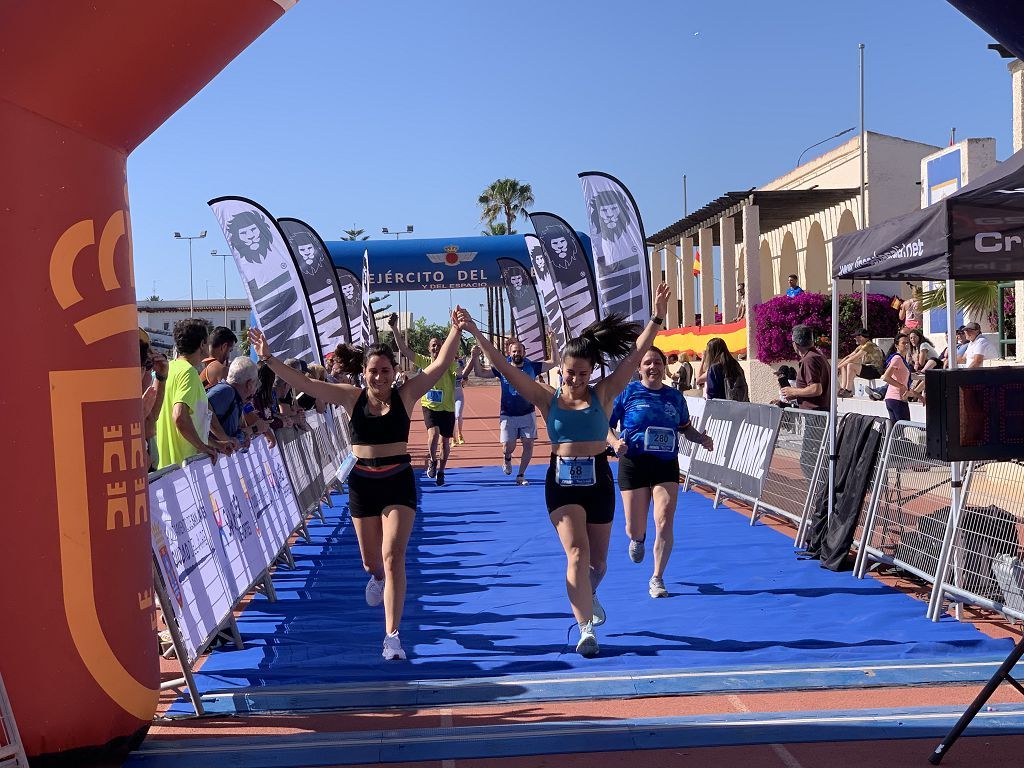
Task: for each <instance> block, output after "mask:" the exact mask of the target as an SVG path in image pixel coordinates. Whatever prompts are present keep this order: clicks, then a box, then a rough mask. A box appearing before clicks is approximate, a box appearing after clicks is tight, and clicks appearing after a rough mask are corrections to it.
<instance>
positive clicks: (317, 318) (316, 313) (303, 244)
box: [278, 217, 351, 356]
mask: <svg viewBox="0 0 1024 768" xmlns="http://www.w3.org/2000/svg"><path fill="white" fill-rule="evenodd" d="M278 221H279V222H280V224H281V229H282V230H284V234H285V236H286V237H287V238H288V244H289V246H290V247H291V249H292V255H293V256H294V257H295V263H296V264H298V265H299V277H300V278H301V280H302V285H303V287H304V288H305V289H306V296H307V297H308V298H309V305H310V306H311V307H312V309H313V323H314V324H315V325H316V331H317V335H318V336H319V338H320V349H321V351H322V352H323V354H324V355H325V356H326V355H327V353H329V352H333V351H334V349H335V348H336V347H337V346H338V345H339V344H345V343H348V342H349V341H351V339H350V338H349V323H348V314H347V313H346V311H345V301H344V299H343V298H342V295H341V286H340V285H339V284H338V275H337V273H336V272H335V271H334V265H333V264H332V263H331V256H330V254H329V253H328V252H327V246H326V245H325V244H324V241H323V240H322V239H321V238H320V235H318V234H317V233H316V230H314V229H313V228H312V227H311V226H309V224H306V223H305V222H304V221H300V220H299V219H295V218H289V217H283V218H281V219H278Z"/></svg>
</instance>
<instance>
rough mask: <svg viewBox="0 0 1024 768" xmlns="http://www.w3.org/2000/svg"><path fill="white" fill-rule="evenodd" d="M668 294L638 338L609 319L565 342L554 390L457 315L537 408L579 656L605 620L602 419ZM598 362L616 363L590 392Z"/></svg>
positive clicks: (591, 652)
mask: <svg viewBox="0 0 1024 768" xmlns="http://www.w3.org/2000/svg"><path fill="white" fill-rule="evenodd" d="M669 296H670V291H669V288H668V286H667V285H666V284H664V283H663V284H661V285H660V286H658V289H657V292H656V295H655V315H654V317H652V318H651V321H650V322H649V323H648V324H647V327H646V328H644V330H643V333H639V330H640V329H639V327H638V325H637V324H636V323H628V322H625V321H624V320H623V318H622V317H621V316H618V315H611V316H609V317H607V318H605V319H604V320H598V321H597V322H595V323H592V324H591V325H589V326H588V327H587V328H586V329H584V331H583V332H582V333H581V334H580V335H579V337H577V338H575V339H570V340H569V341H568V342H567V343H566V345H565V349H564V350H563V351H562V355H561V369H562V371H561V372H562V386H561V387H559V388H558V389H557V390H556V389H554V388H552V387H550V386H548V385H547V384H542V383H540V382H538V381H534V380H533V379H532V378H531V377H530V376H529V375H528V374H526V373H524V372H523V371H522V370H521V369H519V368H518V367H516V366H515V365H513V364H512V363H510V362H509V361H508V360H506V359H505V356H504V355H502V354H501V353H500V352H498V350H497V349H495V348H494V345H492V344H491V343H490V342H489V341H488V340H487V338H486V337H485V336H484V335H483V334H482V333H481V332H480V329H479V328H477V327H476V325H475V324H474V323H473V321H472V319H470V318H469V317H468V314H467V315H464V317H463V321H464V322H465V328H466V330H467V331H469V333H471V334H473V336H474V337H475V338H476V340H477V343H478V344H479V345H480V347H481V348H482V349H483V351H484V354H486V355H487V356H488V357H489V358H490V360H491V363H492V364H493V365H494V367H495V368H496V369H497V370H498V371H499V372H500V373H501V374H502V375H503V376H505V378H507V379H508V381H509V383H510V384H512V385H513V386H514V387H515V388H516V390H517V391H518V392H519V394H520V395H522V396H523V397H525V398H526V399H527V400H529V401H530V402H531V403H533V404H534V405H536V406H537V407H538V408H539V409H540V411H541V414H543V416H544V418H545V419H546V421H547V428H548V437H549V438H550V440H551V446H552V453H551V463H550V465H549V467H548V473H547V479H546V480H545V486H544V497H545V501H546V503H547V509H548V516H549V518H550V520H551V523H552V525H554V526H555V529H556V530H557V531H558V538H559V540H560V541H561V543H562V548H563V549H564V550H565V554H566V560H567V566H566V574H565V583H566V591H567V592H568V595H569V602H570V604H571V605H572V611H573V614H574V616H575V617H576V622H577V624H578V625H579V630H580V639H579V643H578V644H577V645H576V651H577V652H578V653H579V654H580V655H582V656H586V657H593V656H596V655H597V654H598V652H599V650H600V648H599V645H598V642H597V636H596V635H595V634H594V625H595V624H597V625H600V624H603V623H604V621H605V618H606V617H605V612H604V609H603V608H602V606H601V604H600V602H599V601H598V600H597V595H596V592H597V588H598V586H599V585H600V583H601V579H602V578H603V577H604V574H605V571H606V570H607V565H608V540H609V538H610V536H611V524H612V518H613V516H614V514H615V484H614V480H613V479H612V471H611V467H610V466H609V464H608V457H607V455H606V454H605V448H606V444H607V443H606V441H607V438H608V414H609V412H610V411H611V406H612V403H613V402H614V400H615V398H616V396H617V395H618V394H619V393H620V392H621V391H622V390H623V389H624V388H625V386H626V384H627V383H628V382H629V379H630V377H631V376H632V375H633V372H634V371H635V370H636V368H637V366H638V365H639V364H640V360H641V359H642V358H643V356H644V353H645V352H646V351H647V350H648V349H650V348H651V344H653V343H654V337H655V336H656V335H657V333H658V329H659V328H660V327H661V325H662V323H663V322H664V317H665V312H666V311H667V309H668V300H669ZM634 341H635V342H636V346H635V347H634ZM631 350H632V351H631ZM606 356H607V357H610V358H612V359H617V358H621V360H620V362H619V363H618V365H616V367H615V370H614V371H612V373H611V374H610V375H609V376H607V377H605V378H604V379H602V380H601V381H600V382H598V383H597V385H595V386H590V376H591V374H592V373H593V370H594V368H595V367H597V366H598V365H601V364H602V363H603V362H604V361H605V358H606Z"/></svg>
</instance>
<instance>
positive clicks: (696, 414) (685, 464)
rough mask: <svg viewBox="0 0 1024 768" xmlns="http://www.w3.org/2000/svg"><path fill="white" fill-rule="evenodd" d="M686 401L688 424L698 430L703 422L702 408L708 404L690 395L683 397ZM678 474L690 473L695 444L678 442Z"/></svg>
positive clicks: (702, 399)
mask: <svg viewBox="0 0 1024 768" xmlns="http://www.w3.org/2000/svg"><path fill="white" fill-rule="evenodd" d="M683 398H684V399H685V400H686V410H688V411H689V412H690V423H691V424H692V425H693V428H694V429H696V430H700V428H701V423H702V422H703V420H704V406H705V404H706V403H707V402H708V401H707V400H705V399H704V398H703V397H693V396H691V395H683ZM678 443H679V454H678V455H679V474H684V473H686V472H689V471H690V455H691V454H692V453H693V452H694V451H695V450H696V449H697V448H698V447H699V446H698V445H697V444H696V443H691V442H690V441H689V440H683V439H681V440H679V441H678Z"/></svg>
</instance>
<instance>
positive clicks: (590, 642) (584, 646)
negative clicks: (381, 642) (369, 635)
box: [385, 621, 601, 659]
mask: <svg viewBox="0 0 1024 768" xmlns="http://www.w3.org/2000/svg"><path fill="white" fill-rule="evenodd" d="M385 642H387V641H385ZM600 652H601V646H599V645H598V644H597V635H595V634H594V626H593V624H592V623H591V622H589V621H588V622H587V623H586V624H580V641H579V642H578V643H576V653H578V654H579V655H580V656H583V657H584V658H586V659H592V658H594V657H595V656H597V654H598V653H600Z"/></svg>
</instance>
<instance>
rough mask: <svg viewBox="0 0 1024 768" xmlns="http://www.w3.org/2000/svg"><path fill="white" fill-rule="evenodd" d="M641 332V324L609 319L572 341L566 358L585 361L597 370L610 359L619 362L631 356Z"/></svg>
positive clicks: (618, 317) (616, 317)
mask: <svg viewBox="0 0 1024 768" xmlns="http://www.w3.org/2000/svg"><path fill="white" fill-rule="evenodd" d="M640 330H641V328H640V324H639V323H631V322H629V321H627V320H626V316H625V315H622V314H618V313H616V314H611V315H608V317H606V318H604V319H603V320H596V321H595V322H593V323H591V324H590V325H588V326H587V327H586V328H584V329H583V332H582V333H581V334H580V335H579V336H577V337H576V338H575V339H569V341H568V342H566V345H565V350H564V352H563V353H562V357H579V358H583V359H585V360H588V361H589V362H590V365H591V367H593V368H597V367H598V366H599V365H601V364H602V363H604V361H605V358H606V357H610V358H612V359H616V358H621V357H625V356H626V355H628V354H629V353H630V352H631V351H632V350H633V344H634V343H635V342H636V340H637V337H639V336H640Z"/></svg>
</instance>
